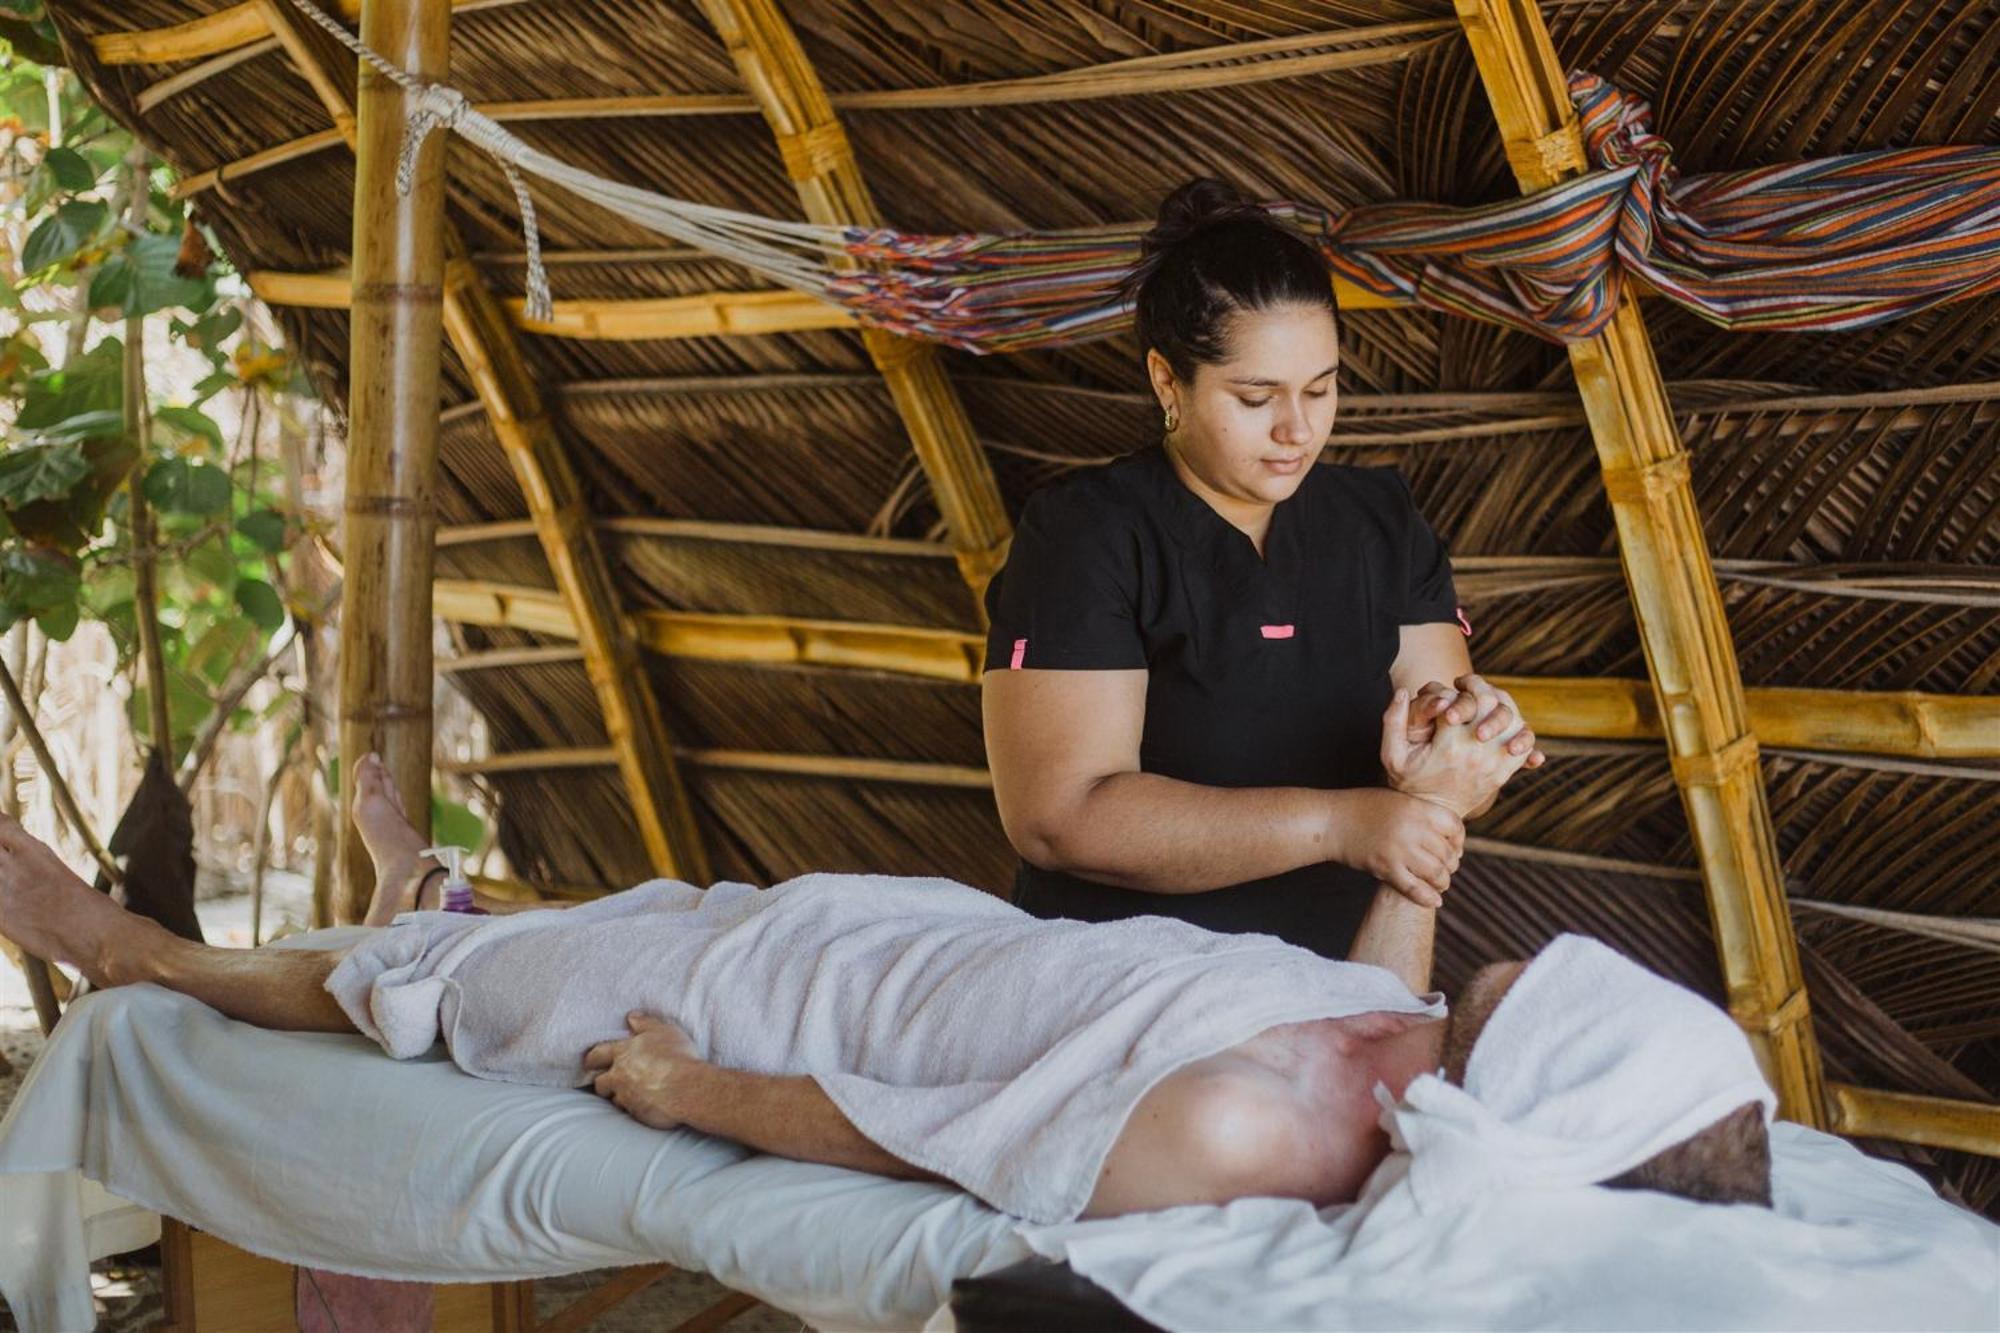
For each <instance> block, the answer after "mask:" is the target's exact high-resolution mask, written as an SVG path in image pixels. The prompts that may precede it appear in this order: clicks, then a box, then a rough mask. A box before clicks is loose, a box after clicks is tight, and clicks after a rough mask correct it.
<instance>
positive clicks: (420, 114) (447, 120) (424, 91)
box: [396, 83, 472, 195]
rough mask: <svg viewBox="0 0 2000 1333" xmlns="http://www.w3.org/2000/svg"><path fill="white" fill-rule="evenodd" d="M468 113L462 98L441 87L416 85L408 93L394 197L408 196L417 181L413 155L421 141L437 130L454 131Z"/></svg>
mask: <svg viewBox="0 0 2000 1333" xmlns="http://www.w3.org/2000/svg"><path fill="white" fill-rule="evenodd" d="M471 109H472V106H471V103H469V102H467V101H466V100H465V94H464V93H462V92H460V91H459V90H458V89H456V88H447V87H445V86H444V85H443V84H441V83H425V84H419V85H418V86H417V87H415V88H413V89H411V91H410V103H409V110H408V111H407V113H406V114H407V117H408V118H407V119H406V120H405V122H404V124H403V148H402V152H401V153H399V154H398V155H397V157H396V193H397V194H399V195H404V194H408V193H409V192H410V187H411V186H412V185H413V184H415V182H416V179H417V155H418V154H419V153H421V152H422V151H423V147H424V140H426V139H428V138H430V137H431V135H432V134H433V133H434V132H436V131H438V130H455V129H457V128H458V126H459V123H460V122H461V121H462V120H463V119H464V118H465V115H466V113H467V112H468V111H470V110H471Z"/></svg>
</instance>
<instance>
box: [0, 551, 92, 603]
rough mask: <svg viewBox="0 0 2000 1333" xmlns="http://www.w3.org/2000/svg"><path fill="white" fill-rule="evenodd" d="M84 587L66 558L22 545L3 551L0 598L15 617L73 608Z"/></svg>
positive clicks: (0, 573)
mask: <svg viewBox="0 0 2000 1333" xmlns="http://www.w3.org/2000/svg"><path fill="white" fill-rule="evenodd" d="M81 586H82V584H81V580H80V579H79V578H78V576H77V572H76V569H75V567H74V566H72V565H71V564H70V563H69V562H68V561H66V560H62V559H59V558H57V557H55V556H50V555H45V554H43V553H41V552H39V551H30V550H23V549H20V548H16V549H14V550H10V551H7V552H5V553H4V554H0V601H4V602H5V603H6V604H7V606H8V607H10V608H11V609H12V610H13V613H14V618H15V619H19V618H20V617H22V616H41V615H43V614H45V613H47V612H51V611H56V610H59V609H60V608H62V607H64V606H69V607H74V606H75V605H76V599H77V593H78V591H79V589H80V588H81Z"/></svg>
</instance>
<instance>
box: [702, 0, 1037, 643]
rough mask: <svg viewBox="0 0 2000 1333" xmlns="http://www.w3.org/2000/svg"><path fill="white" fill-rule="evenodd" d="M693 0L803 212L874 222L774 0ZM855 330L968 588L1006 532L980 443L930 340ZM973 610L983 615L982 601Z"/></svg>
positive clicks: (863, 186)
mask: <svg viewBox="0 0 2000 1333" xmlns="http://www.w3.org/2000/svg"><path fill="white" fill-rule="evenodd" d="M700 4H701V9H702V12H703V13H704V14H706V15H707V16H708V21H709V23H710V24H712V25H713V26H714V28H715V30H716V32H717V33H719V34H720V35H721V37H722V41H723V45H725V46H727V47H728V48H729V54H730V55H731V56H733V57H734V58H735V60H736V68H737V70H738V71H739V72H741V73H742V75H743V82H744V85H745V86H746V87H748V89H749V90H750V94H751V96H752V97H754V98H755V99H756V101H757V105H758V107H759V108H761V109H762V110H763V112H764V119H765V120H766V121H767V122H769V124H770V126H771V131H772V133H773V134H775V135H776V136H777V139H778V151H779V153H780V154H781V155H782V156H783V157H784V160H785V171H786V173H787V174H788V175H790V176H791V178H792V182H793V184H795V185H796V186H797V187H798V192H799V202H800V203H801V204H803V205H804V206H805V213H806V217H807V218H808V219H810V220H811V221H813V222H820V223H845V222H854V223H861V224H864V225H867V224H878V223H880V222H881V221H882V216H881V214H880V213H879V212H878V211H877V210H876V208H875V201H874V199H873V197H871V196H870V195H869V193H868V186H867V183H866V182H865V181H863V180H862V178H861V169H860V167H858V166H857V165H856V164H855V161H854V149H853V148H852V147H851V146H850V145H849V144H848V142H847V132H846V131H845V130H844V129H842V128H841V124H840V119H839V117H838V116H836V115H835V114H834V110H833V104H832V103H831V102H829V101H828V100H827V96H826V90H825V89H824V88H823V87H821V86H820V81H819V75H818V74H816V73H815V72H814V71H813V67H812V62H811V61H809V60H808V59H807V58H806V53H805V49H804V48H803V47H801V46H800V45H799V39H798V35H797V34H796V33H794V32H793V31H792V26H791V24H790V23H789V22H787V21H786V19H785V16H784V14H783V13H781V12H780V11H779V9H778V6H777V4H776V3H775V0H700ZM861 339H862V342H863V343H864V344H866V346H867V348H868V355H869V356H870V357H871V358H873V360H874V362H875V365H876V367H877V368H878V369H879V370H880V371H881V372H882V378H883V381H884V382H885V383H886V384H887V386H888V389H889V396H890V398H891V399H892V400H893V401H894V402H895V404H896V411H897V413H898V414H899V415H900V416H901V417H902V419H903V426H904V429H906V430H907V431H908V432H909V435H910V444H911V447H912V448H913V449H914V450H915V451H916V455H917V462H918V464H919V465H920V466H921V467H922V468H923V470H924V475H925V476H926V477H928V478H929V479H930V484H931V494H932V495H933V496H935V497H936V499H937V505H938V513H939V515H940V516H942V517H943V519H944V525H945V529H946V531H947V532H948V533H949V534H950V540H951V546H952V551H953V554H955V555H956V556H957V557H958V566H959V570H960V572H961V573H963V574H964V576H965V580H966V582H967V584H969V585H970V586H971V588H972V591H973V594H974V596H975V597H978V596H980V595H981V594H983V593H984V592H985V590H986V584H987V582H988V581H989V580H990V579H991V578H992V577H993V575H994V573H995V571H996V570H998V569H999V567H1000V564H1001V562H1002V561H1004V560H1005V559H1006V553H1007V541H1008V538H1009V537H1010V536H1011V535H1012V532H1013V529H1012V525H1011V524H1010V523H1009V522H1008V519H1007V510H1006V507H1005V506H1004V505H1003V504H1002V503H1001V501H1000V487H999V484H998V483H997V482H995V481H994V479H993V468H992V466H991V464H989V463H988V462H987V459H986V452H985V450H984V449H982V448H981V447H980V444H979V441H978V439H977V438H976V437H975V436H974V435H973V433H972V423H971V422H970V421H969V420H968V419H967V418H966V415H965V407H964V404H962V403H961V402H960V401H959V398H958V391H957V390H956V389H954V388H953V387H952V385H951V381H950V380H949V379H947V378H946V377H945V373H944V366H943V365H942V364H941V363H940V362H939V360H938V354H937V349H936V348H935V347H933V346H931V345H930V344H928V343H922V342H914V341H912V340H910V339H907V338H897V337H894V336H892V335H890V334H887V333H883V332H881V331H879V330H876V329H868V330H864V331H863V333H862V335H861ZM980 616H981V619H982V620H984V618H985V612H984V609H983V607H982V609H981V612H980Z"/></svg>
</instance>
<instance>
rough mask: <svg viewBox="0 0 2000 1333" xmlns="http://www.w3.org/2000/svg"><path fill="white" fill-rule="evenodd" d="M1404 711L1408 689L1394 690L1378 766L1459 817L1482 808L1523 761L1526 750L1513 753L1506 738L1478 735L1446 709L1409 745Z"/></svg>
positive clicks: (1393, 781)
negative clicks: (1427, 736) (1426, 734)
mask: <svg viewBox="0 0 2000 1333" xmlns="http://www.w3.org/2000/svg"><path fill="white" fill-rule="evenodd" d="M1466 679H1472V678H1471V677H1467V678H1466ZM1482 683H1483V682H1482ZM1410 712H1411V699H1410V692H1409V691H1408V690H1397V691H1396V694H1395V697H1394V698H1393V699H1391V700H1390V701H1389V708H1388V711H1387V712H1385V713H1384V714H1383V715H1382V770H1383V772H1384V773H1385V774H1387V776H1388V780H1389V786H1390V787H1392V788H1393V789H1395V790H1396V791H1398V792H1401V793H1403V794H1405V795H1409V796H1417V797H1421V798H1423V799H1424V800H1427V801H1434V802H1436V803H1437V804H1439V805H1441V806H1443V807H1444V808H1445V809H1447V810H1449V811H1450V812H1451V813H1452V814H1453V815H1456V816H1457V817H1458V818H1460V819H1464V818H1465V817H1466V816H1468V815H1469V814H1471V813H1472V812H1473V811H1475V810H1480V809H1483V808H1484V807H1485V805H1486V803H1487V802H1488V801H1490V800H1492V798H1493V794H1494V793H1495V792H1497V791H1499V790H1500V787H1501V786H1502V784H1504V783H1505V782H1506V781H1507V779H1508V778H1510V777H1512V776H1514V774H1515V773H1516V772H1518V771H1519V770H1520V769H1521V768H1522V767H1524V766H1525V765H1526V763H1527V762H1528V758H1529V755H1528V754H1517V753H1515V752H1514V749H1513V747H1512V745H1511V744H1509V743H1507V742H1505V741H1502V740H1500V739H1494V740H1486V741H1482V740H1480V739H1479V734H1478V730H1477V729H1476V728H1474V727H1473V726H1472V725H1470V724H1469V723H1467V724H1453V723H1452V722H1451V720H1450V719H1451V716H1452V714H1451V712H1450V710H1449V709H1447V710H1446V711H1445V712H1444V713H1443V714H1441V715H1440V716H1439V718H1438V721H1437V723H1436V725H1435V726H1434V727H1433V729H1432V735H1431V738H1430V740H1428V741H1426V742H1424V743H1423V744H1421V745H1412V744H1411V743H1410ZM1524 730H1525V728H1524ZM1501 734H1502V735H1504V733H1501ZM1516 739H1518V737H1516Z"/></svg>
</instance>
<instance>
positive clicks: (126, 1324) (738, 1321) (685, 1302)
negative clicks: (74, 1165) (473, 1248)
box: [0, 876, 803, 1333]
mask: <svg viewBox="0 0 2000 1333" xmlns="http://www.w3.org/2000/svg"><path fill="white" fill-rule="evenodd" d="M308 889H309V886H308V885H307V884H306V883H305V882H304V881H303V880H301V879H299V878H298V877H297V876H276V877H273V879H272V881H271V882H270V884H269V885H268V886H267V890H266V892H267V898H266V906H265V917H264V922H265V926H264V930H265V935H266V937H267V938H268V937H269V935H270V934H271V933H272V932H273V930H274V929H282V928H284V927H285V926H286V925H287V924H289V925H291V926H293V927H295V928H296V927H299V926H301V925H303V923H304V921H305V919H306V911H307V904H308V897H307V894H308ZM197 910H198V912H199V915H200V917H201V922H202V929H203V931H204V933H206V935H207V936H208V939H209V941H210V942H211V943H215V944H230V945H248V944H249V942H250V899H249V897H248V895H247V894H228V895H225V896H220V897H216V898H212V899H208V900H206V901H204V902H202V903H201V904H200V905H199V907H198V909H197ZM41 1048H42V1036H41V1031H40V1029H39V1028H38V1027H37V1025H36V1023H35V1011H34V1009H33V1007H32V1006H31V1005H30V1004H29V1001H28V992H27V986H26V984H25V983H24V982H23V981H22V979H21V974H20V973H19V972H17V971H16V970H15V969H14V968H13V967H12V966H11V965H10V964H8V963H7V962H6V961H5V960H4V959H0V1056H4V1057H5V1060H6V1063H7V1064H8V1065H11V1066H12V1068H11V1069H8V1070H3V1071H0V1113H4V1112H5V1110H6V1108H7V1107H8V1106H10V1105H11V1104H12V1103H13V1100H14V1094H15V1092H16V1091H17V1090H18V1089H19V1088H20V1086H21V1080H22V1079H23V1078H24V1077H25V1076H26V1075H27V1072H28V1069H29V1068H30V1066H32V1065H33V1063H34V1060H35V1057H36V1055H37V1054H39V1053H40V1051H41ZM602 1276H604V1275H602V1274H589V1273H584V1274H577V1275H575V1276H572V1277H565V1278H554V1279H551V1280H549V1281H547V1282H542V1283H538V1284H537V1286H536V1291H535V1304H536V1308H537V1313H538V1316H539V1317H541V1318H547V1317H549V1316H550V1315H552V1314H554V1313H555V1312H556V1311H557V1310H559V1309H561V1308H562V1307H563V1306H564V1305H566V1304H568V1303H569V1302H570V1301H571V1300H574V1299H575V1298H576V1297H577V1296H578V1295H580V1294H582V1293H583V1292H585V1291H588V1290H589V1289H590V1288H591V1287H593V1286H595V1285H596V1283H597V1282H598V1281H599V1280H600V1278H601V1277H602ZM92 1282H93V1285H94V1286H95V1287H96V1291H97V1297H98V1303H99V1309H100V1312H101V1318H100V1320H99V1322H98V1330H99V1333H125V1331H126V1330H134V1331H136V1330H139V1329H146V1328H151V1327H152V1326H153V1325H154V1324H155V1323H157V1322H158V1321H159V1318H160V1315H161V1309H160V1295H159V1266H158V1261H157V1259H156V1257H155V1256H154V1255H153V1254H152V1253H151V1252H149V1251H142V1252H140V1253H139V1254H136V1255H128V1256H120V1257H118V1258H113V1259H109V1260H105V1261H103V1262H101V1263H99V1264H98V1265H96V1267H95V1270H94V1273H93V1278H92ZM726 1294H728V1292H727V1288H725V1287H722V1286H720V1285H719V1284H717V1283H715V1282H712V1281H710V1280H709V1279H708V1278H706V1277H703V1276H700V1275H698V1274H693V1273H674V1274H670V1275H669V1276H667V1277H666V1278H663V1279H662V1280H660V1281H659V1282H656V1283H655V1284H653V1285H652V1286H651V1287H649V1288H647V1289H646V1290H645V1291H643V1292H641V1293H640V1294H639V1295H637V1296H634V1297H632V1298H631V1299H629V1300H627V1301H626V1302H625V1303H624V1304H622V1305H620V1306H619V1307H618V1308H617V1309H615V1310H612V1311H611V1312H609V1313H608V1314H605V1315H601V1316H599V1318H598V1319H597V1320H596V1321H595V1322H594V1323H592V1324H591V1325H590V1326H589V1327H590V1328H592V1329H594V1330H598V1331H599V1333H641V1331H642V1330H644V1331H645V1333H655V1331H656V1330H662V1329H671V1328H673V1327H674V1326H675V1325H676V1324H679V1323H680V1322H681V1321H682V1320H684V1319H687V1318H689V1317H690V1316H692V1315H694V1314H696V1313H697V1312H699V1311H701V1310H703V1309H706V1308H707V1307H708V1306H710V1305H712V1304H713V1303H714V1302H716V1301H718V1300H720V1299H721V1298H722V1297H723V1296H725V1295H726ZM726 1327H727V1328H728V1329H729V1330H730V1333H795V1331H796V1330H798V1329H800V1328H802V1327H803V1326H802V1325H801V1324H800V1323H799V1321H798V1320H797V1319H794V1318H792V1317H791V1316H789V1315H785V1314H781V1313H779V1312H778V1311H776V1310H772V1309H770V1308H768V1307H765V1306H757V1307H755V1308H753V1309H751V1310H748V1311H745V1312H744V1313H743V1314H740V1315H738V1316H737V1317H736V1318H734V1319H732V1320H730V1321H729V1323H728V1325H727V1326H726ZM14 1328H15V1324H14V1321H13V1318H12V1317H11V1316H10V1315H9V1314H8V1313H7V1312H6V1307H5V1306H4V1304H0V1330H8V1331H9V1333H11V1330H13V1329H14Z"/></svg>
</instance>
